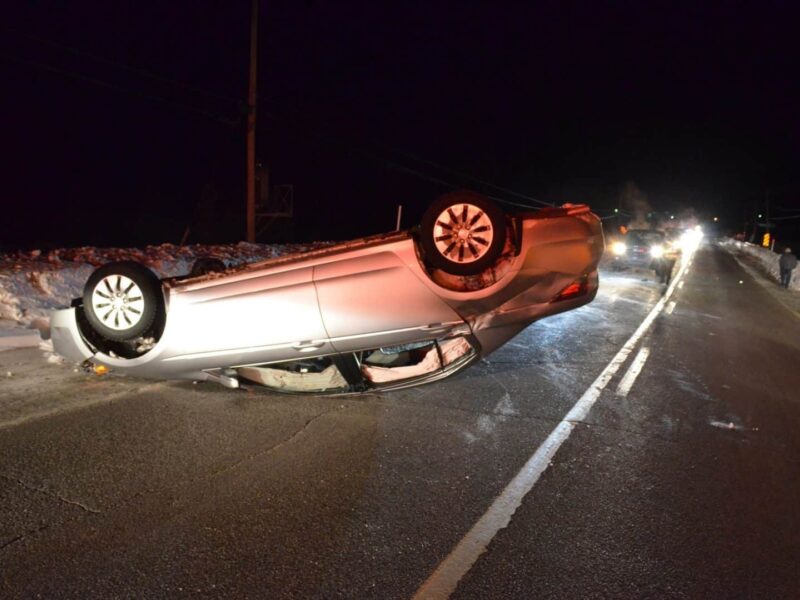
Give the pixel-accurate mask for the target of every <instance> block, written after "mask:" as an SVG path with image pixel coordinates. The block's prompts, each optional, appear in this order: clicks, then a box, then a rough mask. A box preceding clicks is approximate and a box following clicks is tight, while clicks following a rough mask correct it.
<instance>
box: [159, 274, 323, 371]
mask: <svg viewBox="0 0 800 600" xmlns="http://www.w3.org/2000/svg"><path fill="white" fill-rule="evenodd" d="M167 335H168V336H169V340H170V343H169V351H168V352H169V356H165V357H164V358H165V359H166V360H195V361H197V360H198V359H204V358H208V359H211V362H214V363H216V364H217V366H223V365H225V366H236V365H243V364H257V363H267V362H273V361H281V360H291V359H294V358H300V357H305V356H316V355H321V354H328V353H331V352H333V351H334V350H333V348H332V346H331V344H330V342H329V341H328V339H327V337H328V336H327V335H326V333H325V328H324V326H323V323H322V317H321V315H320V311H319V305H318V303H317V295H316V292H315V289H314V284H313V281H312V268H311V267H299V268H292V269H285V268H282V269H278V270H273V271H264V272H255V273H241V274H233V275H230V276H228V277H223V278H220V279H212V280H209V281H205V282H202V283H200V284H197V285H193V286H189V287H187V288H178V289H176V290H174V291H173V293H172V294H171V295H170V306H169V316H168V322H167V331H165V337H166V336H167ZM200 362H203V363H205V362H209V361H208V360H200Z"/></svg>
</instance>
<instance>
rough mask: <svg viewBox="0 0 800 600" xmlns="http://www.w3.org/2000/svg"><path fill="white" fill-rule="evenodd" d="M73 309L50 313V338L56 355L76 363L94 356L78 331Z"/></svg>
mask: <svg viewBox="0 0 800 600" xmlns="http://www.w3.org/2000/svg"><path fill="white" fill-rule="evenodd" d="M75 311H76V309H75V308H65V309H62V310H57V311H54V312H53V313H52V316H51V318H50V337H51V339H52V340H53V349H54V350H55V352H56V354H59V355H61V356H63V357H64V358H66V359H68V360H71V361H73V362H76V363H80V362H83V361H85V360H87V359H89V358H92V357H93V356H94V352H93V351H92V349H91V348H90V347H89V345H88V344H87V343H86V342H85V341H84V339H83V336H82V335H81V332H80V330H79V329H78V319H77V315H76V312H75Z"/></svg>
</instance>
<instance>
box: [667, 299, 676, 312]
mask: <svg viewBox="0 0 800 600" xmlns="http://www.w3.org/2000/svg"><path fill="white" fill-rule="evenodd" d="M673 310H675V301H674V300H673V301H672V302H670V303H669V304H667V311H666V312H667V314H668V315H671V314H672V311H673Z"/></svg>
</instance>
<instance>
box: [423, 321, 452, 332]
mask: <svg viewBox="0 0 800 600" xmlns="http://www.w3.org/2000/svg"><path fill="white" fill-rule="evenodd" d="M420 329H421V330H422V331H430V332H439V331H445V330H446V329H450V325H445V324H444V323H431V324H430V325H423V326H422V327H420Z"/></svg>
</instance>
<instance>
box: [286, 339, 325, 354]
mask: <svg viewBox="0 0 800 600" xmlns="http://www.w3.org/2000/svg"><path fill="white" fill-rule="evenodd" d="M324 345H325V342H311V341H309V342H295V343H294V344H292V348H294V349H295V350H299V351H300V352H308V351H310V350H316V349H318V348H322V347H323V346H324Z"/></svg>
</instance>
